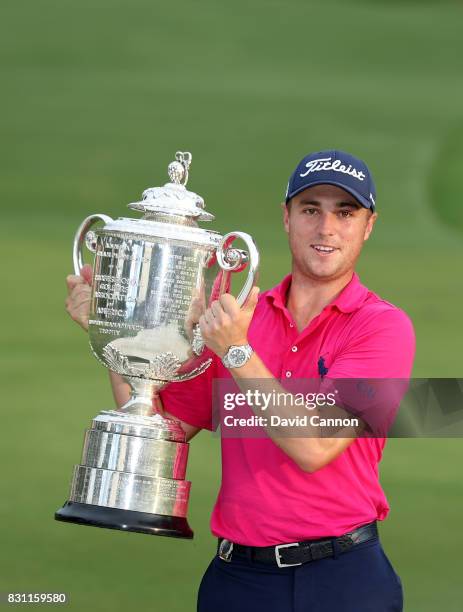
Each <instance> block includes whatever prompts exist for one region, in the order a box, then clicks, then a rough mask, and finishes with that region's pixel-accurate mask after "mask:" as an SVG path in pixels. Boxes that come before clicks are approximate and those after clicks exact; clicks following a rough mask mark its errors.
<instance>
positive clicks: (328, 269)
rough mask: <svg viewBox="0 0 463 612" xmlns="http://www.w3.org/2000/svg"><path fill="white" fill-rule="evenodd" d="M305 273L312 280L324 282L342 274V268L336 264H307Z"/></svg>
mask: <svg viewBox="0 0 463 612" xmlns="http://www.w3.org/2000/svg"><path fill="white" fill-rule="evenodd" d="M306 274H307V276H309V277H310V278H313V279H314V280H319V281H325V282H326V281H330V280H335V279H336V278H339V277H340V276H342V270H340V269H339V268H338V267H337V266H308V267H307V268H306Z"/></svg>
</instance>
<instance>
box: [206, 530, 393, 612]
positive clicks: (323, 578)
mask: <svg viewBox="0 0 463 612" xmlns="http://www.w3.org/2000/svg"><path fill="white" fill-rule="evenodd" d="M402 609H403V596H402V585H401V582H400V578H399V577H398V576H397V574H396V573H395V571H394V569H393V567H392V565H391V563H390V561H389V559H388V558H387V556H386V555H385V553H384V551H383V548H382V546H381V543H380V541H379V539H374V540H369V541H368V542H363V543H362V544H358V545H357V546H354V547H353V548H352V549H351V550H349V551H348V552H345V553H342V554H338V553H337V551H335V554H334V555H333V557H327V558H325V559H320V560H318V561H311V562H310V563H306V564H304V565H299V566H295V567H289V568H279V567H277V566H270V565H266V564H263V563H260V562H256V561H252V560H250V559H248V558H247V557H245V556H237V555H236V554H234V555H233V557H232V559H231V561H230V562H226V561H223V560H222V559H220V558H219V557H218V556H216V557H215V558H214V559H213V560H212V562H211V564H210V565H209V567H208V568H207V570H206V573H205V574H204V577H203V579H202V581H201V585H200V587H199V593H198V612H261V611H262V612H264V611H265V612H401V611H402Z"/></svg>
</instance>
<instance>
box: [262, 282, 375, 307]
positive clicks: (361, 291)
mask: <svg viewBox="0 0 463 612" xmlns="http://www.w3.org/2000/svg"><path fill="white" fill-rule="evenodd" d="M291 280H292V275H291V274H288V276H285V278H284V279H283V280H282V281H281V283H280V284H279V285H277V286H276V287H273V289H270V291H268V293H267V298H269V299H271V300H272V301H273V304H274V306H276V307H277V308H286V297H287V295H288V290H289V287H290V285H291ZM368 293H369V291H368V289H367V288H366V287H365V286H364V285H362V283H361V282H360V279H359V277H358V274H356V273H355V272H354V274H353V275H352V278H351V280H350V281H349V282H348V283H347V285H346V286H345V287H344V289H343V290H342V291H341V293H340V294H339V295H338V296H337V297H336V298H335V299H334V300H333V301H332V302H331V303H330V304H328V306H327V307H328V308H337V309H338V310H339V311H340V312H345V313H349V312H354V311H355V310H358V309H359V308H360V306H362V304H363V303H364V302H365V299H366V298H367V295H368Z"/></svg>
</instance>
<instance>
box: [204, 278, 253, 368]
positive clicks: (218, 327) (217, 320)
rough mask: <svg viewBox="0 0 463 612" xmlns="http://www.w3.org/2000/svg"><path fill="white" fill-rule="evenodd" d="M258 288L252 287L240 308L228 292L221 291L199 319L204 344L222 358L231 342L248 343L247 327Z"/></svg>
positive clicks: (238, 344)
mask: <svg viewBox="0 0 463 612" xmlns="http://www.w3.org/2000/svg"><path fill="white" fill-rule="evenodd" d="M258 295H259V288H258V287H253V289H252V291H251V293H250V294H249V297H248V299H247V300H246V302H245V303H244V305H243V306H241V308H240V307H239V306H238V302H237V301H236V298H235V297H233V295H230V293H223V294H222V295H221V296H220V298H219V299H218V300H215V301H214V302H212V304H211V306H210V308H208V309H207V310H206V312H205V313H204V314H203V315H202V316H201V317H200V319H199V327H200V329H201V334H202V336H203V338H204V342H205V343H206V346H207V347H208V348H210V349H211V351H214V353H216V354H217V355H218V356H219V357H220V358H222V357H223V356H224V355H225V353H226V352H227V351H228V349H229V347H230V346H232V345H233V344H235V345H237V346H240V345H243V344H247V343H248V329H249V325H250V323H251V319H252V316H253V314H254V310H255V308H256V305H257V299H258Z"/></svg>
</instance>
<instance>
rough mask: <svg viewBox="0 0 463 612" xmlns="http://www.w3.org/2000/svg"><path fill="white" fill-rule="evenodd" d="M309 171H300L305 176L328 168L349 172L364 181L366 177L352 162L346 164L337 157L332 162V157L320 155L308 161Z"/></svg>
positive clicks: (344, 172)
mask: <svg viewBox="0 0 463 612" xmlns="http://www.w3.org/2000/svg"><path fill="white" fill-rule="evenodd" d="M305 167H306V168H307V171H306V172H304V173H302V172H301V173H300V174H299V176H300V177H301V178H304V177H305V176H307V175H308V174H310V173H311V172H322V171H326V170H334V172H342V173H343V174H349V176H353V177H354V178H356V179H358V180H359V181H363V179H364V178H365V177H366V175H365V173H364V172H362V171H361V170H357V169H356V168H354V167H353V166H352V165H351V164H349V165H348V166H345V165H344V164H343V163H342V162H341V161H340V160H339V159H336V160H335V161H334V162H331V157H320V158H319V159H312V160H311V161H308V162H307V163H306V165H305Z"/></svg>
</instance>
